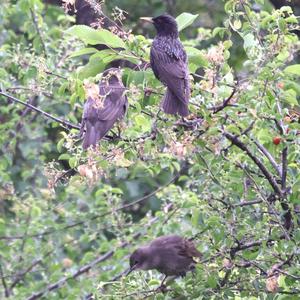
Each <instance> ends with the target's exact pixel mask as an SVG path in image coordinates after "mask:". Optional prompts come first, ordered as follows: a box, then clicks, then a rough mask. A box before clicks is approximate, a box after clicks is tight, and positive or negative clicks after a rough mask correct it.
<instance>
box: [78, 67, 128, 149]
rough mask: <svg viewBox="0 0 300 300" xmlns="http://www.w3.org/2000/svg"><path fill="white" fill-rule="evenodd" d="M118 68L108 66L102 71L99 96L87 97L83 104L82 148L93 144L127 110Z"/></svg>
mask: <svg viewBox="0 0 300 300" xmlns="http://www.w3.org/2000/svg"><path fill="white" fill-rule="evenodd" d="M124 92H125V87H124V85H123V83H122V80H121V75H120V70H119V69H116V68H110V69H108V70H106V71H105V72H103V76H102V79H101V81H100V84H99V97H97V99H94V98H92V97H88V99H87V101H86V103H85V104H84V109H83V116H82V123H81V133H83V132H84V130H85V133H84V139H83V148H84V149H87V148H88V147H89V146H91V145H92V146H95V145H96V144H97V143H98V141H99V140H100V139H102V138H103V137H104V136H105V135H106V133H107V132H108V131H109V130H110V129H111V128H112V127H113V125H114V124H115V122H116V121H117V120H118V119H121V118H123V116H124V115H125V113H126V111H127V106H128V101H127V96H126V95H125V94H124Z"/></svg>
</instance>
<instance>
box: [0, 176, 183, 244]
mask: <svg viewBox="0 0 300 300" xmlns="http://www.w3.org/2000/svg"><path fill="white" fill-rule="evenodd" d="M180 174H181V172H179V173H178V174H176V175H175V176H174V177H173V178H172V179H171V180H170V181H168V182H167V183H166V184H164V185H162V186H160V187H158V188H157V189H156V190H154V191H153V192H151V193H149V194H147V195H145V196H143V197H141V198H139V199H137V200H135V201H133V202H130V203H128V204H124V205H122V206H120V207H117V208H116V209H112V210H110V211H107V212H105V213H103V214H100V215H95V216H93V217H91V218H90V219H88V220H86V219H85V220H84V221H79V222H75V223H72V224H69V225H67V226H64V227H62V228H59V229H53V230H51V229H50V230H46V231H44V232H41V233H36V234H31V235H30V234H28V235H27V237H32V238H37V237H42V236H45V235H49V234H52V233H55V232H58V231H62V230H67V229H70V228H74V227H77V226H80V225H83V224H85V223H87V222H90V221H94V220H96V219H99V218H102V217H105V216H107V215H110V214H112V213H114V212H117V211H121V210H124V209H126V208H129V207H132V206H134V205H136V204H138V203H141V202H143V201H145V200H147V199H149V198H150V197H151V196H154V195H155V194H157V193H158V192H160V191H162V190H163V189H164V188H166V187H167V186H169V185H170V184H171V183H173V182H174V181H175V180H176V179H177V178H178V177H179V176H180ZM23 238H24V236H23V235H22V236H0V240H17V239H23Z"/></svg>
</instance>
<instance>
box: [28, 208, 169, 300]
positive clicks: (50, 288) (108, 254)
mask: <svg viewBox="0 0 300 300" xmlns="http://www.w3.org/2000/svg"><path fill="white" fill-rule="evenodd" d="M165 209H166V210H167V211H169V210H172V204H169V205H167V207H166V208H165ZM157 220H158V217H154V218H152V219H151V220H150V221H149V223H148V225H147V227H146V228H148V227H151V225H152V224H153V223H155V222H156V221H157ZM141 235H142V232H137V233H136V234H134V235H133V236H132V241H131V242H128V241H125V242H123V243H122V244H121V245H120V246H119V247H117V248H115V249H114V250H110V251H108V252H106V253H105V254H103V255H101V256H99V257H98V258H96V259H95V260H93V261H91V262H90V263H88V264H86V265H84V266H82V267H81V268H79V269H78V270H77V271H75V272H74V273H73V274H72V275H69V276H65V277H62V278H61V279H59V280H58V281H57V282H55V283H52V284H50V285H48V286H47V287H46V288H45V289H43V290H41V291H39V292H36V293H33V294H32V295H31V296H29V297H28V298H27V300H35V299H39V298H41V297H42V296H43V295H45V294H46V293H47V292H50V291H53V290H56V289H58V288H60V287H61V286H63V285H64V284H65V283H66V282H67V281H69V280H71V279H75V278H77V277H79V276H80V275H82V274H84V273H86V272H88V271H89V270H90V269H92V268H94V267H95V266H96V265H98V264H99V263H101V262H104V261H106V260H108V259H109V258H111V257H112V256H113V255H114V254H115V252H116V250H117V249H122V248H125V247H127V246H129V245H131V244H132V242H133V241H135V240H136V239H138V238H139V237H140V236H141Z"/></svg>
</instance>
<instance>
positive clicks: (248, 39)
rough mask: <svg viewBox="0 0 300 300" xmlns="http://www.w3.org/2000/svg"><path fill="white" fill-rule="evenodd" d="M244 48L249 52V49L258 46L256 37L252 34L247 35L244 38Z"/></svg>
mask: <svg viewBox="0 0 300 300" xmlns="http://www.w3.org/2000/svg"><path fill="white" fill-rule="evenodd" d="M243 39H244V48H245V50H247V49H248V48H252V47H254V46H255V45H256V41H255V38H254V35H253V34H252V33H247V34H246V35H245V36H244V37H243Z"/></svg>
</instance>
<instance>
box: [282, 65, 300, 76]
mask: <svg viewBox="0 0 300 300" xmlns="http://www.w3.org/2000/svg"><path fill="white" fill-rule="evenodd" d="M283 72H284V73H287V74H292V75H297V76H300V64H297V65H291V66H288V67H286V68H285V69H284V71H283Z"/></svg>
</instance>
